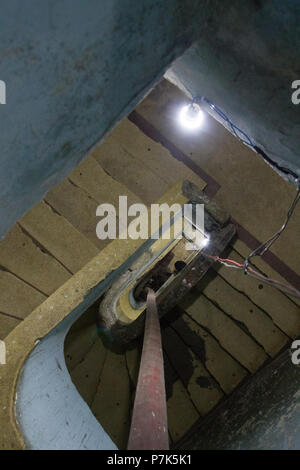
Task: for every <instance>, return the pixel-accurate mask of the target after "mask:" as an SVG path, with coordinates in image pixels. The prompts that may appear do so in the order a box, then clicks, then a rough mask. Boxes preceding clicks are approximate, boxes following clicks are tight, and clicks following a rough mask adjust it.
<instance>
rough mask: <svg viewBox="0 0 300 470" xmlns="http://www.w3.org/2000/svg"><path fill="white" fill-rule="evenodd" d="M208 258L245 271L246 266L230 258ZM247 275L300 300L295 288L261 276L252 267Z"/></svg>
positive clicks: (299, 293) (249, 267) (299, 294)
mask: <svg viewBox="0 0 300 470" xmlns="http://www.w3.org/2000/svg"><path fill="white" fill-rule="evenodd" d="M207 256H208V257H209V258H212V259H214V260H215V261H217V262H219V263H221V264H223V265H225V266H226V267H228V268H235V269H240V270H243V269H244V264H242V263H238V262H237V261H235V260H233V259H229V258H226V259H223V258H220V257H219V256H210V255H207ZM247 274H248V275H249V276H251V277H254V278H256V279H258V280H259V281H261V282H264V283H265V284H268V285H270V286H271V287H275V288H277V289H279V290H281V291H282V292H284V293H285V294H287V295H292V296H294V297H297V298H300V291H299V290H298V289H296V288H295V287H293V286H291V285H290V284H284V283H283V282H280V281H277V280H276V279H271V278H269V277H267V276H265V275H264V274H261V273H260V272H258V271H256V270H255V269H253V268H252V267H251V266H248V271H247Z"/></svg>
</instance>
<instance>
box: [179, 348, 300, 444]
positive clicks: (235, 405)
mask: <svg viewBox="0 0 300 470" xmlns="http://www.w3.org/2000/svg"><path fill="white" fill-rule="evenodd" d="M299 372H300V371H299V366H296V365H294V364H293V363H292V360H291V355H290V350H286V351H285V352H284V353H282V354H280V355H279V356H278V357H277V358H276V359H274V360H273V361H272V362H271V363H270V364H269V365H268V366H266V367H264V368H263V369H262V370H260V371H259V372H257V373H256V375H255V376H254V377H252V378H251V379H250V380H249V381H248V383H245V384H244V385H242V386H241V387H240V388H239V389H238V390H236V391H235V392H233V394H232V395H231V396H230V397H229V398H228V399H227V400H225V401H224V403H223V404H222V405H220V406H219V407H218V408H217V409H216V410H215V411H213V412H212V413H211V414H210V415H209V416H208V417H207V418H205V419H203V421H202V423H201V424H200V426H199V427H198V429H194V430H193V433H190V437H189V438H187V439H186V440H185V442H184V443H183V444H182V445H181V448H182V449H189V450H191V449H200V450H201V449H205V450H217V449H218V450H220V449H227V450H228V449H230V450H239V449H243V450H245V449H248V450H254V449H255V450H258V449H260V450H263V449H264V450H266V449H267V450H299V448H300V436H299V424H300V407H299V396H300V392H299V386H300V373H299Z"/></svg>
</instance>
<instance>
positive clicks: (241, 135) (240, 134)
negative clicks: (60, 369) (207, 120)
mask: <svg viewBox="0 0 300 470" xmlns="http://www.w3.org/2000/svg"><path fill="white" fill-rule="evenodd" d="M203 102H205V103H206V104H207V105H208V106H209V107H210V108H211V109H212V110H213V111H214V112H215V113H216V114H218V115H219V116H220V117H221V119H223V120H224V121H225V122H226V123H227V124H228V126H229V127H230V129H231V131H232V133H233V134H234V135H235V137H236V138H237V139H238V140H239V141H240V142H242V143H243V144H245V145H248V146H249V147H251V148H252V149H253V150H254V151H255V152H256V153H258V154H259V155H261V156H262V157H263V158H264V159H265V160H266V161H267V162H268V163H269V164H270V165H271V166H272V167H275V168H277V170H279V171H281V172H282V173H284V174H285V175H287V176H291V177H292V178H293V179H295V180H296V184H298V182H299V176H298V175H297V174H296V173H295V172H294V171H292V170H290V169H289V168H286V167H284V166H282V165H280V164H279V163H277V162H275V161H273V160H272V159H271V158H270V157H269V156H268V155H267V154H266V153H265V152H264V151H263V150H262V149H261V148H259V147H258V146H257V145H255V143H254V142H253V140H252V139H251V138H250V137H249V136H248V134H246V132H244V131H243V130H242V129H240V128H239V127H238V126H236V125H235V124H234V123H233V122H232V121H231V119H230V118H229V117H228V116H227V114H226V113H225V112H224V111H223V110H222V109H221V108H219V107H218V106H216V105H215V104H214V103H213V102H212V101H210V100H209V99H208V98H206V97H205V96H195V97H194V98H193V100H192V105H193V103H196V104H198V105H199V106H201V104H202V103H203Z"/></svg>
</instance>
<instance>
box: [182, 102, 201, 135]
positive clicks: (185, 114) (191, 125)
mask: <svg viewBox="0 0 300 470" xmlns="http://www.w3.org/2000/svg"><path fill="white" fill-rule="evenodd" d="M179 121H180V124H181V125H182V127H184V128H185V129H189V130H194V129H198V128H199V127H200V126H201V124H202V121H203V111H202V110H201V108H200V106H199V105H198V104H196V103H192V104H188V105H186V106H184V107H183V108H182V109H181V110H180V113H179Z"/></svg>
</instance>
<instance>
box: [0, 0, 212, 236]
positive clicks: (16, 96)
mask: <svg viewBox="0 0 300 470" xmlns="http://www.w3.org/2000/svg"><path fill="white" fill-rule="evenodd" d="M208 3H209V9H212V8H213V6H214V3H215V2H214V1H213V2H208V1H206V0H203V1H200V2H199V1H197V0H187V1H185V2H182V0H139V1H136V0H59V1H57V0H43V1H40V0H26V2H24V1H23V0H9V1H8V0H7V1H2V2H1V3H0V79H1V80H2V81H4V82H5V83H6V104H1V105H0V123H1V133H0V136H1V137H0V139H1V156H0V238H1V237H3V235H4V234H5V233H6V232H7V230H8V229H9V228H10V227H11V226H12V225H13V223H14V222H15V221H16V220H17V219H19V218H20V217H21V216H22V214H23V213H24V212H25V211H26V210H28V209H29V208H30V207H31V206H32V205H34V204H35V203H36V202H38V201H39V200H40V199H41V198H42V197H43V195H44V194H45V193H46V192H47V190H49V189H50V188H51V187H52V186H53V185H55V184H56V183H57V182H59V181H60V180H62V179H63V178H64V177H65V176H66V175H67V174H68V173H69V172H70V171H71V170H72V168H73V167H74V166H76V164H77V163H78V162H79V161H80V160H82V158H83V157H84V156H85V155H86V154H87V152H88V151H89V149H90V148H91V147H92V146H93V145H94V144H96V143H97V142H99V141H100V140H101V139H102V138H103V136H104V135H105V134H106V133H107V132H108V131H109V130H110V129H111V128H112V127H113V126H114V125H115V124H116V123H117V122H118V121H119V120H120V119H121V118H122V117H124V116H125V115H127V114H128V113H129V112H130V111H131V110H132V109H133V108H134V107H135V105H136V104H137V103H138V102H139V101H140V100H141V99H142V97H143V96H144V95H145V93H146V91H148V90H149V88H150V87H151V86H153V85H154V84H155V83H156V81H157V80H159V79H160V78H161V77H162V75H163V74H164V72H165V70H166V68H167V67H168V66H169V65H170V63H171V62H172V60H173V59H174V58H176V57H178V56H179V55H180V54H182V53H183V52H184V51H185V50H186V48H187V47H188V46H190V45H191V44H192V41H193V40H194V39H195V38H196V37H198V36H199V34H201V33H202V29H203V27H204V20H205V19H206V18H207V16H208V11H209V9H208V8H206V5H207V4H208Z"/></svg>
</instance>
